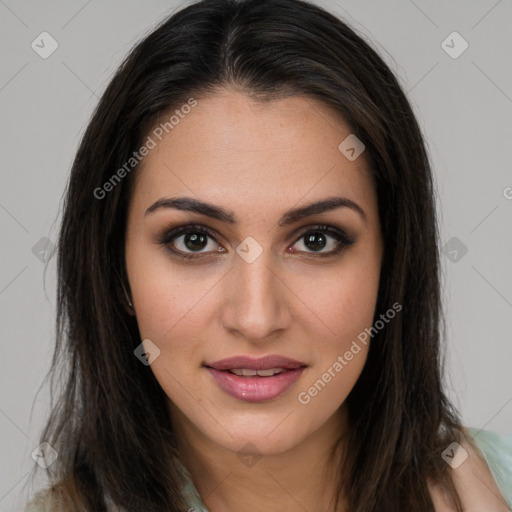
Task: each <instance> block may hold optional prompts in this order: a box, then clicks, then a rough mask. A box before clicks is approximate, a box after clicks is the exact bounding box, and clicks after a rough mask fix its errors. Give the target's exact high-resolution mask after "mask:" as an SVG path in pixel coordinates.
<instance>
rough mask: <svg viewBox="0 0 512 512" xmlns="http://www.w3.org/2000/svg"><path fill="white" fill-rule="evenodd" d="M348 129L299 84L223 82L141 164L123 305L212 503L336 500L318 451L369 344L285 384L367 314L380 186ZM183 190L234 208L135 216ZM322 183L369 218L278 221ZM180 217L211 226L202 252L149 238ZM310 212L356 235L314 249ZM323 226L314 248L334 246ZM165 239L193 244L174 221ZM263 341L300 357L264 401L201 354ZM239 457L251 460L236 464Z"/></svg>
mask: <svg viewBox="0 0 512 512" xmlns="http://www.w3.org/2000/svg"><path fill="white" fill-rule="evenodd" d="M350 133H351V129H350V127H349V126H348V125H346V124H345V123H344V122H343V121H342V120H341V119H340V118H339V117H337V116H336V115H335V114H334V113H333V112H331V111H330V110H328V109H327V107H325V106H324V105H323V104H321V103H318V102H316V101H315V100H312V99H310V98H305V97H298V96H294V97H291V98H287V99H284V100H279V101H274V102H271V103H268V104H260V103H256V102H254V101H253V100H251V99H249V98H248V97H247V96H246V95H244V94H243V93H242V92H240V91H235V90H232V89H221V90H219V91H218V92H217V93H215V94H211V95H208V96H205V97H202V98H198V105H197V106H196V107H195V108H194V109H192V111H191V113H190V114H188V115H186V116H185V117H184V119H182V120H180V122H179V124H178V125H176V126H175V127H174V129H173V130H172V131H171V132H169V133H168V134H165V135H164V137H163V138H162V140H161V141H159V142H158V144H157V146H156V147H155V148H154V149H152V150H151V151H150V153H149V154H148V155H147V156H146V157H145V160H144V162H143V166H142V168H141V169H139V170H138V171H137V175H136V183H135V187H134V190H133V195H132V198H131V202H130V208H129V215H128V224H127V238H126V248H125V249H126V266H127V272H128V280H129V287H130V292H131V297H132V303H133V307H134V312H133V311H132V313H133V314H135V315H136V318H137V322H138V326H139V330H140V335H141V340H145V339H150V340H151V341H152V343H154V344H155V345H156V346H157V347H158V348H159V350H160V355H159V356H158V357H157V358H156V359H155V360H154V361H153V362H152V363H151V366H150V368H151V370H152V371H153V373H154V375H155V377H156V379H157V380H158V382H159V383H160V385H161V386H162V388H163V389H164V391H165V393H166V395H167V397H168V398H169V409H170V411H171V417H172V421H173V425H174V427H175V430H176V433H177V439H178V445H179V450H180V455H181V460H182V462H183V464H184V465H185V466H186V467H187V469H188V470H189V472H190V474H191V476H192V479H193V481H194V484H195V485H196V487H197V489H198V490H199V492H200V494H201V496H202V497H203V501H204V502H205V504H206V506H207V507H208V509H209V510H210V511H218V510H222V511H231V510H233V511H234V510H236V511H237V512H245V511H252V510H255V509H258V510H268V511H274V510H275V511H278V510H279V511H281V510H288V511H294V510H297V511H299V510H301V511H303V510H333V505H332V502H331V499H332V497H333V492H334V485H335V480H334V474H333V473H334V472H333V471H332V469H331V471H330V472H329V473H327V470H328V464H327V456H328V455H329V453H330V452H331V450H332V447H333V445H334V443H335V442H336V440H337V439H338V437H339V436H340V435H341V434H342V433H343V432H345V431H346V430H347V429H348V428H349V425H348V422H347V416H346V409H345V406H344V401H345V398H346V397H347V395H348V394H349V392H350V391H351V389H352V388H353V386H354V384H355V383H356V381H357V379H358V377H359V375H360V373H361V371H362V369H363V367H364V364H365V361H366V356H367V352H368V347H369V344H368V345H367V346H365V345H363V344H361V343H360V344H359V345H360V346H361V350H360V351H359V352H358V353H357V355H355V356H354V357H353V359H352V360H351V361H350V362H349V364H347V365H346V366H345V367H344V368H343V370H342V371H341V372H339V373H337V374H336V377H334V378H332V380H331V382H329V383H328V384H327V385H326V386H325V387H324V388H323V389H322V391H321V392H319V393H318V394H317V396H315V397H313V398H312V399H311V401H310V402H309V403H308V404H307V405H303V404H301V403H300V402H299V401H298V399H297V395H298V393H300V392H301V391H307V390H308V388H309V387H310V386H311V385H312V384H313V383H314V382H315V381H317V380H318V379H319V378H321V376H322V374H323V373H324V372H325V371H326V370H327V369H328V368H330V367H332V365H333V363H334V362H335V361H336V360H337V357H338V356H339V355H343V354H344V353H345V352H346V351H347V350H348V349H349V348H350V346H351V344H352V342H353V340H355V339H356V338H357V335H358V334H360V333H361V332H362V331H364V329H365V328H369V327H371V325H372V320H373V316H374V312H375V305H376V300H377V293H378V283H379V276H380V271H381V262H382V255H383V241H382V236H381V228H380V221H379V216H378V209H377V196H376V191H375V188H374V184H373V181H372V178H371V174H370V171H369V168H368V165H367V161H366V158H365V157H366V155H365V153H364V152H363V154H362V155H361V156H359V157H358V158H357V159H356V160H354V161H350V160H349V159H347V158H346V157H345V156H344V155H343V154H342V153H341V152H340V150H339V149H338V145H339V144H340V143H341V142H342V141H343V140H344V139H345V138H346V137H347V136H348V135H349V134H350ZM179 196H188V197H192V198H195V199H200V200H202V201H206V202H208V203H212V204H215V205H218V206H221V207H223V208H225V209H227V210H229V211H231V212H232V213H233V214H234V215H235V216H236V219H237V222H236V223H234V224H228V223H224V222H221V221H219V220H216V219H212V218H210V217H207V216H205V215H203V214H199V213H196V212H188V211H180V210H177V209H171V208H160V209H157V210H155V211H154V212H152V213H149V214H145V212H146V210H147V209H148V208H149V207H150V206H151V205H152V204H154V203H155V202H156V201H157V200H158V199H160V198H163V197H166V198H170V197H179ZM332 196H342V197H345V198H348V199H350V200H351V201H353V202H355V203H357V204H358V205H359V206H360V207H361V208H362V209H363V211H364V212H365V218H363V217H362V216H361V215H360V214H359V213H357V212H356V211H354V210H352V209H350V208H346V207H345V208H338V209H335V210H331V211H329V212H324V213H320V214H315V215H313V216H310V217H307V218H304V219H302V220H300V221H298V222H297V223H295V224H292V225H288V226H282V227H281V226H278V225H277V221H278V219H279V218H280V217H281V215H283V214H284V212H285V211H287V210H289V209H291V208H294V207H298V206H303V205H305V204H307V203H310V202H314V201H319V200H322V199H325V198H328V197H332ZM192 223H193V224H200V225H203V226H206V227H209V228H210V229H211V230H212V231H213V233H214V234H215V238H214V239H213V238H210V237H208V238H207V245H204V246H203V247H204V248H198V249H196V253H197V251H199V252H201V253H202V254H203V255H206V256H205V257H204V258H202V259H200V258H198V259H196V260H185V259H182V258H180V257H179V256H177V255H174V254H172V253H171V252H170V251H169V250H168V249H167V248H166V246H165V245H163V244H160V243H158V242H159V241H160V240H161V235H163V234H165V233H166V232H169V231H170V230H171V229H170V228H171V227H177V226H184V225H187V224H192ZM315 224H329V225H331V226H334V227H338V228H339V229H341V230H343V231H345V232H346V233H347V234H348V235H349V236H351V237H353V238H354V240H355V242H354V244H353V245H351V246H347V247H345V248H343V249H342V250H341V252H340V253H338V254H337V255H334V256H332V257H328V258H322V257H320V256H318V253H315V251H314V250H313V249H311V248H309V247H308V246H307V245H306V240H305V238H304V236H303V235H304V234H305V233H306V232H307V231H308V229H309V228H310V227H313V226H314V225H315ZM190 231H191V232H194V229H193V228H191V230H190ZM248 236H251V237H253V238H254V239H255V240H256V241H257V243H258V244H259V245H260V246H261V248H262V249H263V252H262V254H261V255H260V256H259V257H258V258H256V259H255V260H254V261H253V262H251V263H248V262H247V261H245V260H244V259H243V258H242V257H240V256H239V254H238V253H237V252H236V248H237V247H238V246H239V245H240V244H241V242H242V241H243V240H244V239H245V238H246V237H248ZM326 236H327V245H326V246H325V247H324V248H323V249H320V250H319V252H324V253H327V252H329V251H330V250H331V249H334V248H335V247H336V245H337V240H336V239H335V238H333V237H332V235H330V234H327V235H326ZM168 246H173V247H174V248H175V249H176V250H182V251H184V252H186V253H187V252H188V253H194V250H193V246H192V249H191V248H190V247H191V246H190V245H189V247H187V246H186V245H185V244H184V236H183V233H181V234H178V235H177V238H175V239H174V241H173V242H170V243H169V244H168ZM293 248H294V249H295V251H296V252H293ZM219 249H221V251H222V252H218V250H219ZM379 313H384V312H379ZM268 354H279V355H283V356H286V357H290V358H292V359H296V360H299V361H301V362H304V363H305V364H307V365H308V366H307V368H306V370H305V371H304V372H303V374H302V375H301V377H300V379H299V380H298V381H297V382H296V383H295V384H294V385H293V386H292V388H290V389H289V390H288V391H286V392H285V393H284V394H282V395H280V396H279V397H277V398H275V399H273V400H270V401H267V402H263V403H256V404H254V403H247V402H244V401H241V400H238V399H235V398H232V397H230V396H228V395H227V394H226V393H224V391H222V390H221V389H220V388H219V387H218V386H217V384H216V383H215V381H214V380H213V379H212V377H211V375H210V374H209V373H208V371H207V370H206V369H205V368H204V367H203V364H204V363H205V362H213V361H217V360H220V359H223V358H225V357H229V356H234V355H248V356H252V357H261V356H265V355H268ZM341 447H342V449H343V444H342V445H341ZM242 455H243V456H250V455H256V456H258V457H260V458H259V459H258V460H257V462H256V463H255V464H252V465H248V464H246V463H244V461H243V460H242ZM439 503H440V505H439V506H440V507H441V505H442V503H441V501H440V502H439ZM338 510H340V511H341V510H346V503H345V502H344V500H342V502H341V503H340V506H339V507H338ZM440 510H441V509H440Z"/></svg>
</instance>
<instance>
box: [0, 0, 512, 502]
mask: <svg viewBox="0 0 512 512" xmlns="http://www.w3.org/2000/svg"><path fill="white" fill-rule="evenodd" d="M317 3H318V4H319V5H322V6H324V7H326V8H328V9H329V10H331V11H333V12H336V13H338V14H340V15H341V16H342V17H343V18H344V19H345V21H347V22H348V23H349V24H350V25H351V26H352V27H353V28H354V29H355V30H356V31H357V32H359V33H360V34H362V35H363V36H365V38H366V39H367V40H368V41H369V42H370V44H371V45H372V46H373V47H374V48H376V50H377V51H378V52H379V53H380V55H381V56H382V57H383V58H384V59H385V60H386V62H387V63H388V64H389V65H390V66H391V68H392V69H393V70H394V72H395V73H396V74H397V75H398V76H399V78H400V81H401V83H402V84H403V87H404V89H405V90H406V91H407V92H408V96H409V98H410V100H411V102H412V104H413V108H414V110H415V112H416V114H417V116H418V119H419V122H420V124H421V126H422V129H423V131H424V133H425V136H426V140H427V142H428V146H429V150H430V155H431V159H432V163H433V169H434V173H435V179H436V183H437V188H438V193H439V211H440V226H441V242H442V244H443V246H444V244H447V243H448V246H447V250H446V253H447V256H443V261H442V264H443V276H444V282H443V295H444V301H445V306H446V307H445V310H446V315H447V326H448V330H447V335H448V340H447V342H448V344H449V349H448V368H447V370H448V373H447V381H448V383H449V387H448V392H449V395H450V397H452V399H453V400H454V402H455V404H456V406H457V407H459V409H460V411H461V413H462V415H463V419H464V423H465V424H466V425H468V426H472V427H476V428H486V429H490V430H495V431H498V432H503V433H512V386H511V383H512V379H511V371H510V361H511V360H512V335H511V325H512V322H511V320H512V271H511V262H512V229H511V227H512V164H511V159H510V148H511V139H512V128H511V123H510V121H511V118H512V30H511V29H512V2H511V1H509V0H505V1H498V2H495V0H489V1H487V0H485V1H484V0H478V1H472V2H465V1H463V0H456V1H455V0H454V1H451V2H449V3H448V2H432V1H423V2H420V1H419V0H417V1H415V2H412V1H405V0H404V1H399V0H392V1H385V2H379V1H376V0H374V1H367V2H360V1H357V0H351V1H341V0H340V1H327V0H324V1H321V2H317ZM183 5H185V3H184V2H176V1H163V0H150V1H145V2H141V1H139V2H137V1H134V0H129V1H126V0H125V1H122V2H121V1H119V0H115V1H113V0H111V1H104V2H94V1H89V2H87V1H86V0H84V1H67V2H65V1H64V0H61V1H56V0H51V1H46V2H44V3H43V2H36V1H28V0H25V1H23V0H22V1H14V0H9V1H8V0H6V1H5V2H1V3H0V40H1V48H2V52H1V60H2V65H1V67H0V108H1V112H2V116H1V122H0V130H1V132H0V140H1V143H2V153H1V156H2V158H1V172H0V177H1V186H0V226H1V233H2V244H1V254H2V256H1V265H0V312H1V346H2V357H0V367H1V370H0V375H1V388H0V389H1V391H0V428H1V438H0V439H1V449H0V461H1V462H0V464H1V475H0V511H2V512H11V511H15V510H21V509H22V508H23V505H24V503H25V501H26V498H27V495H26V493H27V490H28V488H27V485H28V473H29V471H30V470H31V468H32V467H33V464H34V461H33V460H32V458H31V457H30V454H31V452H32V451H33V450H34V449H35V447H36V446H37V445H38V434H39V431H40V429H41V426H42V422H43V419H44V418H45V416H46V414H47V413H48V394H47V393H46V392H45V391H44V389H43V392H41V393H40V394H39V395H38V400H37V402H36V403H35V406H34V409H33V410H32V406H33V403H34V399H35V397H36V392H37V391H38V389H39V386H40V385H41V383H42V380H43V378H44V376H45V375H46V372H47V371H48V369H49V366H50V359H51V353H52V348H53V338H54V334H55V332H54V315H55V307H54V305H55V288H56V287H55V258H54V257H53V258H51V259H50V260H49V264H48V270H47V272H46V275H44V267H45V265H44V264H43V262H42V261H40V257H41V256H40V254H39V258H38V256H37V255H36V254H34V251H35V252H36V253H37V248H38V247H39V248H40V247H41V245H44V243H45V242H40V240H41V239H42V238H44V237H46V238H49V239H50V240H51V241H53V242H55V241H56V236H57V229H58V225H59V217H58V216H59V206H60V204H61V198H62V195H63V192H64V188H65V185H66V182H67V179H68V175H69V171H70V167H71V163H72V160H73V157H74V154H75V151H76V149H77V145H78V143H79V140H80V137H81V135H82V133H83V131H84V129H85V127H86V125H87V122H88V120H89V118H90V115H91V113H92V111H93V109H94V107H95V105H96V103H97V101H98V98H99V97H100V95H101V93H102V92H103V90H104V88H105V87H106V85H107V83H108V81H109V79H110V78H111V76H112V75H113V73H114V71H115V69H116V68H117V66H118V65H119V63H120V62H121V60H122V58H123V57H124V56H125V55H126V54H127V52H128V51H129V50H130V48H131V47H132V46H133V45H134V44H135V43H136V42H137V41H138V40H140V39H141V38H142V36H144V35H145V34H147V33H148V32H149V31H150V30H151V29H152V28H153V27H154V26H155V25H156V24H157V23H158V22H160V21H161V20H162V19H163V18H164V17H165V16H166V15H167V14H170V13H171V12H173V11H174V10H176V9H178V8H180V7H181V6H183ZM43 31H46V32H48V33H49V34H51V36H52V37H53V38H54V39H55V40H56V41H57V42H58V45H59V46H58V49H57V50H56V51H55V52H54V53H53V54H52V55H50V56H49V57H48V58H47V59H43V58H41V57H40V56H39V55H38V54H37V53H36V52H35V51H34V50H33V49H32V47H31V43H32V41H34V40H35V39H36V37H37V36H39V34H40V33H41V32H43ZM454 31H457V32H458V33H459V34H460V35H461V36H462V37H463V38H464V39H465V40H466V41H467V43H468V45H469V46H468V48H467V49H466V51H464V52H463V53H462V54H461V55H460V56H458V57H457V58H453V56H450V55H449V54H448V53H447V52H446V51H445V49H443V46H442V42H443V41H444V40H446V38H447V37H448V36H449V35H450V34H452V32H454ZM452 40H453V42H451V41H452ZM461 43H462V40H460V39H457V38H455V39H454V38H453V36H450V37H449V38H448V39H447V43H445V44H444V45H445V47H446V44H448V45H449V46H451V47H452V48H451V49H450V50H449V51H451V52H452V54H454V52H457V51H458V50H460V49H461V48H462V46H461ZM454 237H455V238H454ZM34 246H35V247H36V249H34V250H33V248H34ZM464 247H466V249H467V252H466V253H465V254H463V252H464V250H463V248H464ZM454 251H455V252H454ZM461 255H462V256H461ZM455 257H456V258H455ZM450 258H451V259H450ZM454 258H455V259H458V260H457V261H452V260H453V259H454ZM31 413H32V416H31Z"/></svg>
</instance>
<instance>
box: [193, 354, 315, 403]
mask: <svg viewBox="0 0 512 512" xmlns="http://www.w3.org/2000/svg"><path fill="white" fill-rule="evenodd" d="M203 366H204V367H205V368H206V370H207V371H208V372H209V373H210V375H211V376H212V377H213V379H214V382H215V383H216V384H217V385H218V386H219V388H220V389H221V390H222V391H224V392H225V393H227V394H228V395H229V396H231V397H232V398H236V399H238V400H242V401H244V402H253V403H254V402H266V401H269V400H273V399H274V398H277V397H278V396H280V395H282V394H283V393H285V392H286V391H288V390H289V389H290V388H291V386H292V385H293V384H294V383H295V382H297V380H298V379H299V378H300V376H301V375H302V373H303V371H304V370H305V369H306V367H307V365H306V364H305V363H301V362H299V361H295V360H293V359H289V358H285V357H282V356H277V355H272V356H266V357H263V358H260V359H253V358H250V357H247V356H237V357H232V358H228V359H223V360H221V361H217V362H215V363H205V364H204V365H203Z"/></svg>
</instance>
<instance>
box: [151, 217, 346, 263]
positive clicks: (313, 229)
mask: <svg viewBox="0 0 512 512" xmlns="http://www.w3.org/2000/svg"><path fill="white" fill-rule="evenodd" d="M188 232H198V233H202V234H205V235H207V236H209V237H210V238H211V239H212V240H214V241H215V243H218V242H217V240H216V239H215V234H214V233H213V231H212V230H210V229H209V228H207V227H206V226H202V225H201V224H188V225H186V226H180V227H178V228H175V229H172V230H171V231H168V232H167V233H165V234H164V235H163V236H161V237H160V239H159V241H158V242H157V243H158V244H160V245H163V246H164V247H165V248H166V249H167V250H168V251H170V252H171V253H173V254H175V255H177V256H179V257H180V258H183V259H189V260H191V259H199V258H207V257H209V256H211V254H208V253H196V254H195V253H186V252H183V251H181V250H179V249H172V248H171V247H170V246H169V244H170V243H171V242H172V241H173V240H174V239H175V238H178V237H179V236H180V235H183V234H186V233H188ZM317 232H321V233H326V234H329V235H330V236H333V237H334V238H336V239H337V241H338V245H337V247H336V248H335V249H333V250H331V251H328V252H324V253H319V252H317V253H315V252H305V251H300V252H298V253H299V254H301V253H302V254H304V253H305V254H309V255H314V256H315V257H320V258H327V257H333V256H336V255H337V254H338V253H340V252H341V251H342V250H343V249H344V248H346V247H349V246H351V245H353V244H354V242H355V240H353V239H352V238H351V237H349V236H348V235H347V234H346V233H345V232H344V231H342V230H340V229H338V228H335V227H333V226H329V225H327V224H319V225H316V226H309V227H308V229H307V230H305V231H303V232H302V233H301V234H300V235H299V236H298V238H297V239H296V241H295V242H294V244H295V243H297V242H298V241H299V240H301V239H302V238H304V237H305V236H306V235H308V234H310V233H317Z"/></svg>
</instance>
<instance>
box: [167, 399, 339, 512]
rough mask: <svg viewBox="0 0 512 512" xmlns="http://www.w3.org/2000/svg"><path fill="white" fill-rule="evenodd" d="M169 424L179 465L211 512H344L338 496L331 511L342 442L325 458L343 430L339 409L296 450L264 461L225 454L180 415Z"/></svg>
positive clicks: (246, 455) (252, 456) (243, 454)
mask: <svg viewBox="0 0 512 512" xmlns="http://www.w3.org/2000/svg"><path fill="white" fill-rule="evenodd" d="M173 422H174V424H175V431H176V435H177V440H178V448H179V453H180V458H181V462H182V463H183V465H184V466H185V467H186V468H187V470H188V471H189V473H190V475H191V477H192V481H193V483H194V485H195V487H196V488H197V490H198V492H199V494H200V496H201V499H202V500H203V502H204V504H205V505H206V507H207V508H208V510H209V511H210V512H217V511H223V512H231V511H233V512H234V511H236V512H249V511H250V512H252V511H254V510H266V511H268V512H273V511H282V510H289V511H294V510H297V511H301V512H304V510H322V511H329V512H343V511H345V510H347V508H346V503H345V500H344V498H343V497H341V498H340V500H339V502H338V507H337V508H336V509H335V508H334V503H335V494H336V488H337V485H338V478H339V477H338V474H339V472H338V468H339V466H340V457H341V454H342V453H343V450H344V443H343V441H341V442H340V443H339V445H338V449H337V450H336V456H335V457H333V458H332V459H330V455H331V453H333V450H334V448H335V446H336V444H337V441H339V439H340V438H342V435H343V433H345V432H346V431H347V426H348V422H347V415H346V409H345V407H344V406H342V407H341V408H340V409H338V411H336V412H335V413H334V414H333V415H332V416H331V417H330V418H329V420H328V421H327V422H326V423H324V424H323V425H322V427H321V428H320V429H318V430H317V431H315V432H313V433H312V434H311V435H310V436H309V437H307V438H306V439H303V440H302V441H301V443H299V444H298V445H296V446H294V447H293V448H291V449H289V450H287V451H285V452H282V453H276V454H267V455H264V456H261V455H258V454H256V453H254V452H251V450H250V448H249V447H248V448H247V449H246V450H244V451H243V452H233V451H231V450H227V449H225V448H224V447H222V446H220V445H219V444H217V443H216V442H214V441H213V440H211V439H209V438H208V437H206V436H205V435H204V434H203V433H202V432H201V431H200V430H199V429H197V428H196V427H195V425H193V424H192V423H190V422H189V421H188V419H187V418H185V417H184V416H183V415H182V414H180V413H179V412H176V411H174V415H173ZM343 437H344V436H343Z"/></svg>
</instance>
